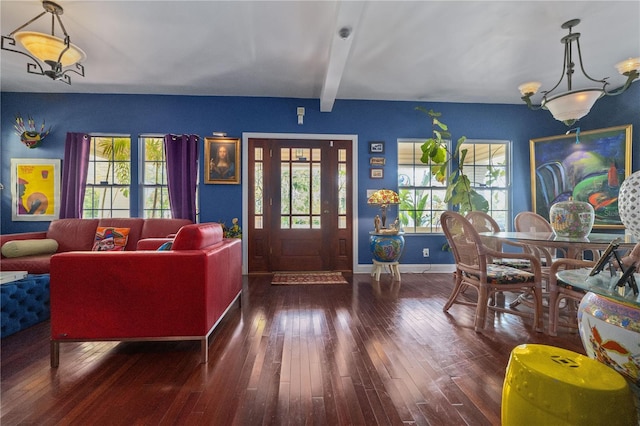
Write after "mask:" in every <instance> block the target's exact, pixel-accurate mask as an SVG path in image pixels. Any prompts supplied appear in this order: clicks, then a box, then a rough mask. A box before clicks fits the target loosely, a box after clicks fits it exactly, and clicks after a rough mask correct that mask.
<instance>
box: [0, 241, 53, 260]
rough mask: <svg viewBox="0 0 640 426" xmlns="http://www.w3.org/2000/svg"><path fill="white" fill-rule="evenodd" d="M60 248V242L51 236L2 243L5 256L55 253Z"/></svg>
mask: <svg viewBox="0 0 640 426" xmlns="http://www.w3.org/2000/svg"><path fill="white" fill-rule="evenodd" d="M57 250H58V242H57V241H56V240H53V239H51V238H47V239H36V240H15V241H7V242H6V243H4V244H3V245H2V250H1V251H2V255H3V256H4V257H23V256H34V255H37V254H53V253H55V252H56V251H57Z"/></svg>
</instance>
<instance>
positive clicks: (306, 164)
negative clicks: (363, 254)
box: [247, 139, 353, 273]
mask: <svg viewBox="0 0 640 426" xmlns="http://www.w3.org/2000/svg"><path fill="white" fill-rule="evenodd" d="M248 154H249V170H253V171H252V172H249V223H248V225H249V229H248V239H247V242H248V254H249V256H248V257H249V263H248V271H249V272H250V273H251V272H275V271H331V270H338V271H351V265H352V255H353V254H352V246H353V243H352V223H351V222H352V209H351V203H352V199H351V198H352V197H351V185H352V181H351V155H352V154H351V141H348V140H307V139H302V140H294V139H249V153H248Z"/></svg>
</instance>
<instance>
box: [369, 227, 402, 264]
mask: <svg viewBox="0 0 640 426" xmlns="http://www.w3.org/2000/svg"><path fill="white" fill-rule="evenodd" d="M369 243H370V247H371V253H372V254H373V258H374V260H377V261H378V262H397V261H398V259H400V256H401V255H402V250H403V249H404V237H403V236H402V234H376V233H375V232H372V233H371V234H370V236H369Z"/></svg>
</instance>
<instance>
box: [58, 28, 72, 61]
mask: <svg viewBox="0 0 640 426" xmlns="http://www.w3.org/2000/svg"><path fill="white" fill-rule="evenodd" d="M64 46H65V47H64V49H62V51H61V52H60V55H58V64H62V56H63V55H64V54H65V53H67V50H69V49H70V48H71V39H70V37H69V36H68V35H66V33H65V38H64Z"/></svg>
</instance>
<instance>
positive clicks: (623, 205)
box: [618, 170, 640, 238]
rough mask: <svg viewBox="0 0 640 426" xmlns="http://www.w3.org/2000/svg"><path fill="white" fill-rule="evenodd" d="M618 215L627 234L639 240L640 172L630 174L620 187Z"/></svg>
mask: <svg viewBox="0 0 640 426" xmlns="http://www.w3.org/2000/svg"><path fill="white" fill-rule="evenodd" d="M618 213H620V221H622V223H623V224H624V227H625V228H627V230H628V231H629V233H630V234H631V235H633V236H634V237H636V238H640V170H638V171H637V172H635V173H632V174H631V176H629V177H628V178H626V179H625V180H624V182H622V185H620V193H619V194H618Z"/></svg>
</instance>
